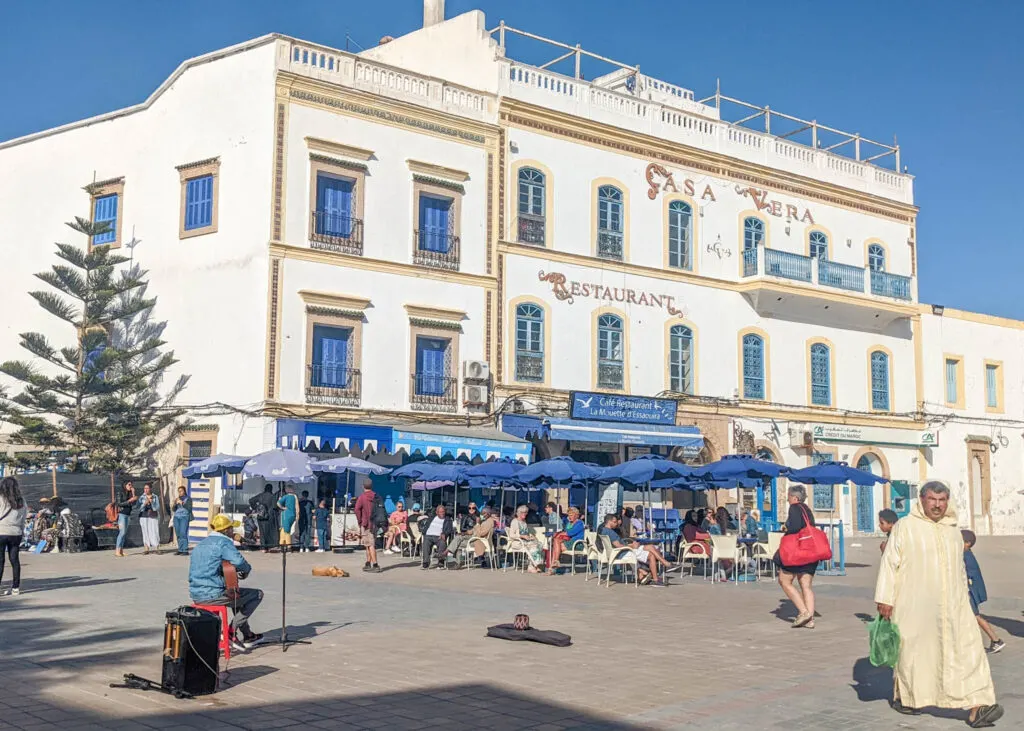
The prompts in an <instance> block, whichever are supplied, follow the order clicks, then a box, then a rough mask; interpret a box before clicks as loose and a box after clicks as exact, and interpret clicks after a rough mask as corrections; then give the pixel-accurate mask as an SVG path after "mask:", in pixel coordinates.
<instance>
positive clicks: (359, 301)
mask: <svg viewBox="0 0 1024 731" xmlns="http://www.w3.org/2000/svg"><path fill="white" fill-rule="evenodd" d="M299 297H301V298H302V301H303V302H305V303H306V304H307V305H314V306H316V307H333V308H336V309H339V310H365V309H366V308H367V307H369V306H370V300H369V299H368V298H366V297H356V296H354V295H348V294H333V293H331V292H317V291H315V290H312V289H300V290H299Z"/></svg>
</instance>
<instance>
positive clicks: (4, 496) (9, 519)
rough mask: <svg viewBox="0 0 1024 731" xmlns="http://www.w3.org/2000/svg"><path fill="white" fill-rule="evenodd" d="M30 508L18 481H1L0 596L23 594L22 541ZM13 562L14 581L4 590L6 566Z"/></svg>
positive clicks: (9, 479) (11, 478)
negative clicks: (22, 494)
mask: <svg viewBox="0 0 1024 731" xmlns="http://www.w3.org/2000/svg"><path fill="white" fill-rule="evenodd" d="M27 512H28V508H27V507H26V505H25V498H23V497H22V496H21V489H20V488H19V487H18V481H17V480H15V479H14V478H13V477H5V478H4V479H3V480H0V596H5V595H7V594H14V595H17V594H20V593H21V557H20V555H19V554H20V552H21V539H22V535H23V533H24V531H25V514H26V513H27ZM6 559H10V560H11V572H12V574H13V576H12V578H13V579H14V581H13V582H12V583H11V588H10V590H7V589H4V588H3V581H4V564H5V563H6Z"/></svg>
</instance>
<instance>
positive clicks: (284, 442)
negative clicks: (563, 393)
mask: <svg viewBox="0 0 1024 731" xmlns="http://www.w3.org/2000/svg"><path fill="white" fill-rule="evenodd" d="M275 446H278V447H283V448H286V449H312V450H313V451H322V452H337V451H339V448H343V449H344V450H345V451H347V452H351V451H352V450H353V449H356V450H359V451H360V452H364V453H366V452H385V453H389V454H397V453H402V452H404V453H406V454H408V455H409V456H416V455H419V456H421V457H429V456H430V455H435V456H437V457H439V458H441V459H457V458H459V457H466V458H468V459H476V458H477V457H479V458H480V459H482V460H488V459H511V460H516V461H523V462H529V461H530V458H531V455H532V452H533V445H532V444H530V443H529V442H526V441H523V440H522V439H519V438H516V437H515V436H512V435H510V434H507V433H505V432H501V431H498V430H497V429H494V428H493V427H486V426H469V427H467V426H445V425H440V424H408V425H391V424H379V423H378V424H372V423H356V422H322V421H302V420H299V419H278V420H277V439H276V442H275Z"/></svg>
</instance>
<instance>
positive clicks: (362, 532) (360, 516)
mask: <svg viewBox="0 0 1024 731" xmlns="http://www.w3.org/2000/svg"><path fill="white" fill-rule="evenodd" d="M378 500H379V498H378V497H377V493H375V492H374V491H373V483H372V482H371V481H370V480H365V481H364V482H363V494H362V495H360V496H359V497H358V498H357V499H356V507H355V513H356V522H357V523H358V524H359V543H360V544H361V545H362V546H363V548H365V549H366V563H365V564H363V571H367V572H370V573H374V574H379V573H380V566H378V565H377V524H376V522H375V521H374V512H375V507H376V504H377V501H378ZM385 522H386V519H385Z"/></svg>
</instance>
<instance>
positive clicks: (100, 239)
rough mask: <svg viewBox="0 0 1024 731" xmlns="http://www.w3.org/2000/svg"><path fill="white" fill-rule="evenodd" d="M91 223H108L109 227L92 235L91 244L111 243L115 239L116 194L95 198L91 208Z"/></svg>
mask: <svg viewBox="0 0 1024 731" xmlns="http://www.w3.org/2000/svg"><path fill="white" fill-rule="evenodd" d="M92 220H93V223H109V224H110V229H109V230H108V231H107V232H105V233H101V234H97V235H96V236H93V237H92V243H93V244H112V243H114V242H115V241H116V240H117V194H116V193H115V194H114V195H105V196H101V197H100V198H97V199H96V201H95V202H94V203H93V209H92Z"/></svg>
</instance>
